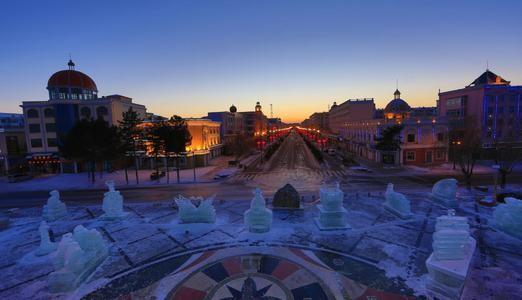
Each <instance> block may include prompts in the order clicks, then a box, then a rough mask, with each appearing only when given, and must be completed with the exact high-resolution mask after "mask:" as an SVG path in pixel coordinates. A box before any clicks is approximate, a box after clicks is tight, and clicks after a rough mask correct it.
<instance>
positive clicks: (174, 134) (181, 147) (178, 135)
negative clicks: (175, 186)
mask: <svg viewBox="0 0 522 300" xmlns="http://www.w3.org/2000/svg"><path fill="white" fill-rule="evenodd" d="M169 123H170V125H171V126H172V131H171V132H170V133H169V135H168V137H169V138H168V139H167V140H166V143H165V148H166V151H167V152H168V153H170V152H172V153H174V154H175V155H176V177H177V182H178V183H179V182H180V180H179V157H180V155H181V154H183V153H185V152H186V151H187V150H186V149H187V146H190V145H191V143H192V136H191V135H190V132H189V130H188V126H187V123H186V122H185V120H183V119H182V118H181V117H180V116H176V115H174V116H172V117H171V118H170V120H169ZM194 163H196V162H195V161H194Z"/></svg>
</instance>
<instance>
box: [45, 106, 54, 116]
mask: <svg viewBox="0 0 522 300" xmlns="http://www.w3.org/2000/svg"><path fill="white" fill-rule="evenodd" d="M44 116H45V117H46V118H54V109H52V108H46V109H45V110H44Z"/></svg>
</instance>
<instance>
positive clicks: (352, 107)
mask: <svg viewBox="0 0 522 300" xmlns="http://www.w3.org/2000/svg"><path fill="white" fill-rule="evenodd" d="M374 113H375V103H374V102H373V98H369V99H367V98H365V99H351V100H347V101H345V102H343V103H341V104H339V105H337V103H336V102H334V104H333V105H332V107H331V108H330V111H329V112H328V127H329V129H330V131H331V132H332V133H333V134H341V130H342V129H343V126H344V124H345V123H347V122H354V121H360V120H369V119H371V118H373V115H374Z"/></svg>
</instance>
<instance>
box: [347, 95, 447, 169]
mask: <svg viewBox="0 0 522 300" xmlns="http://www.w3.org/2000/svg"><path fill="white" fill-rule="evenodd" d="M400 95H401V94H400V92H399V90H396V91H395V93H394V99H392V100H391V101H390V102H389V103H388V105H386V108H384V110H383V111H382V116H383V117H377V118H372V119H368V120H360V121H352V122H347V123H346V125H345V127H344V128H343V130H342V133H343V135H342V137H343V139H344V141H345V143H346V145H347V148H348V149H347V150H348V151H349V152H351V153H354V154H355V155H356V156H357V157H359V158H362V159H365V160H368V161H371V162H375V163H378V164H382V165H395V166H398V165H419V166H423V165H433V164H440V163H444V162H446V161H447V159H448V157H447V156H448V151H447V150H448V126H447V122H446V119H445V118H444V117H439V116H436V115H430V113H429V112H430V111H431V113H433V110H432V109H427V108H421V109H416V108H411V107H410V105H409V104H408V103H407V102H406V101H404V100H403V99H401V98H400ZM375 115H377V116H378V115H379V114H375ZM393 125H402V126H403V129H402V131H401V134H400V135H401V136H400V139H401V142H402V144H401V145H400V148H401V149H400V150H399V151H391V152H390V151H381V150H378V149H377V147H376V146H377V143H378V141H377V138H378V137H380V136H382V133H383V131H384V130H385V129H386V128H388V127H390V126H393Z"/></svg>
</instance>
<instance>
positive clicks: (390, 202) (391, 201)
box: [384, 183, 412, 219]
mask: <svg viewBox="0 0 522 300" xmlns="http://www.w3.org/2000/svg"><path fill="white" fill-rule="evenodd" d="M384 198H385V199H386V201H384V208H385V209H386V210H387V211H389V212H391V213H392V214H394V215H396V216H398V217H399V218H401V219H408V218H411V216H412V213H411V208H410V201H409V200H408V199H406V196H404V195H403V194H401V193H397V192H395V191H394V190H393V184H392V183H388V186H387V188H386V192H385V193H384Z"/></svg>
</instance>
